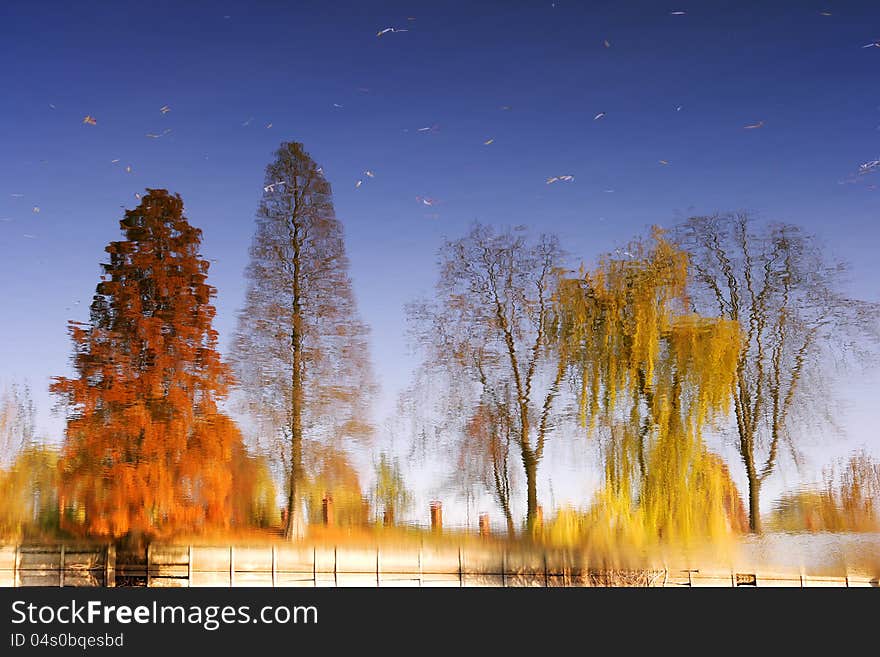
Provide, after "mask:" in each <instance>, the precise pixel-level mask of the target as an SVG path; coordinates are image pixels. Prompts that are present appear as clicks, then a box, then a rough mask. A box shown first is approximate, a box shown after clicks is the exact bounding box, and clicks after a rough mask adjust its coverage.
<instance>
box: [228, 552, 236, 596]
mask: <svg viewBox="0 0 880 657" xmlns="http://www.w3.org/2000/svg"><path fill="white" fill-rule="evenodd" d="M233 586H235V546H233V545H230V546H229V588H232V587H233Z"/></svg>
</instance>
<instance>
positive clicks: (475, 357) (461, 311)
mask: <svg viewBox="0 0 880 657" xmlns="http://www.w3.org/2000/svg"><path fill="white" fill-rule="evenodd" d="M562 257H563V253H562V250H561V248H560V246H559V242H558V240H557V239H556V238H555V237H553V236H547V235H544V236H541V237H540V238H539V239H538V240H537V241H536V242H535V243H530V242H529V240H528V239H527V237H526V236H525V235H524V234H523V233H522V230H521V229H515V230H512V231H511V230H508V231H504V232H497V233H496V232H495V231H494V230H493V229H492V228H490V227H487V226H483V225H480V224H475V225H474V226H473V228H472V229H471V231H470V233H469V234H468V235H467V236H466V237H464V238H462V239H459V240H454V241H448V242H447V243H446V244H444V246H443V247H442V249H441V251H440V280H439V282H438V285H437V298H436V299H435V300H434V301H433V302H428V303H419V304H412V305H410V306H409V308H408V311H409V316H410V319H411V320H412V321H413V324H414V325H415V326H416V327H417V328H418V332H417V339H418V340H419V342H420V344H421V345H422V346H423V347H424V348H425V349H426V350H427V352H428V358H427V359H426V366H427V367H434V368H441V369H445V370H446V371H447V372H451V373H455V374H454V376H456V377H457V378H458V379H459V380H461V382H462V383H461V385H462V387H463V388H465V389H467V386H470V387H471V388H470V389H472V390H473V391H474V395H473V396H474V401H473V406H472V409H471V411H470V416H471V423H470V427H469V429H470V430H466V431H464V435H465V437H466V439H470V440H473V441H477V444H478V445H479V447H478V449H479V451H480V452H481V453H483V454H484V455H485V457H486V458H485V463H486V465H487V466H488V468H490V470H491V472H490V473H489V480H490V481H491V482H492V488H494V494H495V496H496V498H497V499H498V501H499V503H500V505H501V507H502V509H503V510H504V511H505V515H506V517H507V519H508V523H509V525H510V522H511V518H510V509H509V505H510V497H511V491H510V478H509V473H508V471H507V467H508V466H507V460H508V454H509V452H508V445H512V446H513V447H514V449H515V450H516V451H518V453H519V457H520V459H521V462H522V467H523V472H524V474H525V482H526V503H527V513H526V525H527V529H528V530H529V531H531V530H532V529H533V528H534V526H535V520H536V517H537V507H538V498H537V470H538V464H539V463H540V461H541V458H542V456H543V454H544V446H545V443H546V439H547V436H548V434H549V433H550V432H551V430H552V428H553V426H554V425H553V403H554V400H555V398H556V396H557V395H558V393H559V386H560V383H561V382H562V379H563V376H564V373H565V368H564V364H563V363H561V361H560V359H559V358H557V357H556V356H555V354H554V340H553V339H552V336H550V335H549V332H550V326H549V322H550V312H551V305H552V304H551V299H552V297H553V294H554V292H555V290H556V285H557V281H558V277H559V271H560V268H561V261H562ZM542 381H543V383H544V384H545V385H544V386H543V388H542V389H540V390H539V388H541V385H540V384H541V383H542Z"/></svg>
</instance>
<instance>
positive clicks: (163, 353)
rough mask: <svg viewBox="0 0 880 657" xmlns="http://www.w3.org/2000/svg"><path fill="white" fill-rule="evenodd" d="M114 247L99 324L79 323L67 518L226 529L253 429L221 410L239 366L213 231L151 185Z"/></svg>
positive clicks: (67, 391) (63, 386)
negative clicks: (214, 270)
mask: <svg viewBox="0 0 880 657" xmlns="http://www.w3.org/2000/svg"><path fill="white" fill-rule="evenodd" d="M147 191H148V194H147V195H146V196H144V197H143V199H142V201H141V204H140V205H139V206H138V207H136V208H135V209H133V210H128V211H126V213H125V218H124V219H122V220H121V221H120V226H121V228H122V231H123V233H124V235H125V239H124V240H122V241H117V242H111V243H110V244H109V245H108V246H107V248H106V251H107V253H109V254H110V262H109V263H105V264H102V268H103V271H104V275H103V276H101V282H100V283H99V284H98V286H97V289H96V293H95V296H94V298H93V301H92V305H91V318H90V321H89V322H88V323H87V324H83V323H75V322H71V325H70V333H71V336H72V339H73V343H74V354H73V359H72V360H73V368H74V370H75V372H76V375H75V376H74V377H72V378H65V377H56V378H55V380H54V382H53V384H52V387H51V389H52V391H53V392H54V393H57V394H58V395H60V396H61V398H62V403H63V404H64V405H65V406H66V407H67V430H66V440H65V444H64V449H63V453H62V459H61V490H60V495H59V498H60V499H59V502H60V504H61V506H62V526H63V527H64V528H66V529H68V530H71V531H74V532H76V533H83V534H88V535H92V536H106V537H113V538H123V537H124V538H125V539H128V540H137V541H140V540H142V539H144V538H146V539H149V538H152V537H159V536H168V535H170V534H173V533H175V532H191V531H197V530H203V529H207V528H222V527H226V526H228V524H229V519H230V517H231V515H232V514H231V508H232V505H231V500H230V498H231V493H232V491H233V481H232V469H231V459H232V455H233V450H234V448H235V446H236V445H237V444H238V443H239V442H240V441H241V435H240V433H239V430H238V428H237V427H236V425H235V423H234V422H232V420H231V419H229V418H228V417H227V416H225V415H223V414H222V413H220V412H218V408H217V403H218V401H220V400H221V399H222V398H223V397H224V396H225V395H226V392H227V388H228V385H229V383H230V371H229V369H228V367H227V365H226V364H225V363H224V362H222V361H221V359H220V354H219V353H218V351H217V333H216V331H215V330H214V329H213V328H212V326H211V325H212V321H213V318H214V314H215V309H214V306H213V305H212V303H211V302H212V297H213V296H214V294H215V289H214V288H213V287H211V286H210V285H208V284H207V283H206V278H207V273H208V262H207V261H206V260H203V259H201V257H200V254H199V244H200V241H201V231H200V230H199V229H197V228H194V227H193V226H192V225H190V223H189V222H188V221H187V219H186V218H185V217H184V216H183V201H182V199H181V198H180V196H178V195H171V194H169V193H168V192H167V191H165V190H161V189H152V190H147Z"/></svg>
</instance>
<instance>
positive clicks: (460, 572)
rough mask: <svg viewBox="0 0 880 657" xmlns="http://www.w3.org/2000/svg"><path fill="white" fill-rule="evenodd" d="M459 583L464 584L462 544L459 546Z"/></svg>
mask: <svg viewBox="0 0 880 657" xmlns="http://www.w3.org/2000/svg"><path fill="white" fill-rule="evenodd" d="M458 585H459V586H464V568H463V565H462V562H461V546H460V545H459V546H458Z"/></svg>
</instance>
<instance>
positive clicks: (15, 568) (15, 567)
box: [12, 543, 20, 586]
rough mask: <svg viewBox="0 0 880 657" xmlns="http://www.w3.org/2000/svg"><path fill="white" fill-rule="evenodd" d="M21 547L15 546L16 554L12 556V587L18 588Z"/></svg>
mask: <svg viewBox="0 0 880 657" xmlns="http://www.w3.org/2000/svg"><path fill="white" fill-rule="evenodd" d="M19 554H20V552H19V545H18V543H16V544H15V552H14V553H13V555H12V586H18V585H19V582H18V569H19V565H18V564H19V562H18V560H19Z"/></svg>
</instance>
